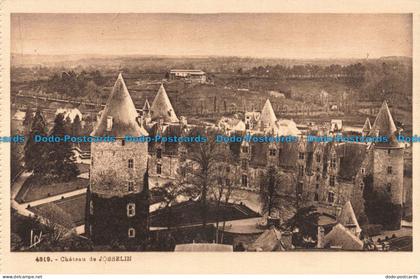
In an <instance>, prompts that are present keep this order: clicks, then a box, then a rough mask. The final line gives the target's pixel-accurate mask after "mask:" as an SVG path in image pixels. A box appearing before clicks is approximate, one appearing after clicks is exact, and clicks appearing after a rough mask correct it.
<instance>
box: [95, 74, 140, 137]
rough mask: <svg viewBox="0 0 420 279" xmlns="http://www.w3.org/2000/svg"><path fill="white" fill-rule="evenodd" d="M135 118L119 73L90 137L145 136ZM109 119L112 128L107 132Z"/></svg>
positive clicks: (130, 101) (133, 108)
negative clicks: (109, 119)
mask: <svg viewBox="0 0 420 279" xmlns="http://www.w3.org/2000/svg"><path fill="white" fill-rule="evenodd" d="M137 116H138V114H137V111H136V108H135V106H134V103H133V100H132V99H131V96H130V94H129V93H128V89H127V86H126V85H125V83H124V79H123V77H122V75H121V73H120V74H119V75H118V78H117V81H116V82H115V84H114V87H113V88H112V92H111V95H110V96H109V98H108V100H107V102H106V105H105V109H104V110H103V113H102V114H101V118H100V119H99V121H98V123H97V124H96V127H95V128H94V129H93V132H92V133H91V135H92V136H115V137H124V136H126V135H130V136H136V137H138V136H145V135H147V132H146V130H144V129H143V128H142V127H140V125H139V124H138V123H137ZM109 117H112V128H111V130H110V131H107V122H108V118H109Z"/></svg>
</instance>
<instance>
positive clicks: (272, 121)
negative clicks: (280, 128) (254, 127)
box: [259, 99, 277, 128]
mask: <svg viewBox="0 0 420 279" xmlns="http://www.w3.org/2000/svg"><path fill="white" fill-rule="evenodd" d="M276 121H277V117H276V114H275V113H274V110H273V106H272V105H271V102H270V99H267V101H265V104H264V107H263V109H262V111H261V116H260V120H259V126H260V128H267V127H270V128H273V127H275V126H276Z"/></svg>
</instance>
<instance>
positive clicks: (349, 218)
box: [337, 201, 362, 235]
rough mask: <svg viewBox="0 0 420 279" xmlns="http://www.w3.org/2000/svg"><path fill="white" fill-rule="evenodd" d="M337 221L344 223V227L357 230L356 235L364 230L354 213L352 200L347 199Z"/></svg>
mask: <svg viewBox="0 0 420 279" xmlns="http://www.w3.org/2000/svg"><path fill="white" fill-rule="evenodd" d="M337 221H338V222H339V223H340V224H342V225H343V226H344V227H346V228H348V229H350V230H352V231H353V232H355V234H356V235H359V234H360V232H361V231H362V230H361V228H360V226H359V222H358V221H357V218H356V214H354V210H353V207H352V205H351V202H350V201H347V202H346V204H345V205H344V207H343V209H342V210H341V213H340V216H338V219H337Z"/></svg>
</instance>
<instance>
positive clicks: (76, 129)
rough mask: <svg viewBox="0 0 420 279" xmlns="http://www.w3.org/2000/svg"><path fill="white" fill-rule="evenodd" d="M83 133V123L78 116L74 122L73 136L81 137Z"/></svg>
mask: <svg viewBox="0 0 420 279" xmlns="http://www.w3.org/2000/svg"><path fill="white" fill-rule="evenodd" d="M81 133H82V123H81V121H80V117H79V115H76V117H75V118H74V120H73V124H72V135H73V136H80V135H81Z"/></svg>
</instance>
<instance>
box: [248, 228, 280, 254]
mask: <svg viewBox="0 0 420 279" xmlns="http://www.w3.org/2000/svg"><path fill="white" fill-rule="evenodd" d="M281 236H282V235H281V232H280V231H279V230H277V229H275V228H270V229H268V230H265V231H264V232H263V233H262V234H261V235H260V236H259V237H258V238H257V239H256V240H255V241H254V242H253V243H252V244H251V245H249V247H248V249H247V250H248V251H259V252H272V251H285V250H286V249H285V248H284V247H283V246H282V243H281Z"/></svg>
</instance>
